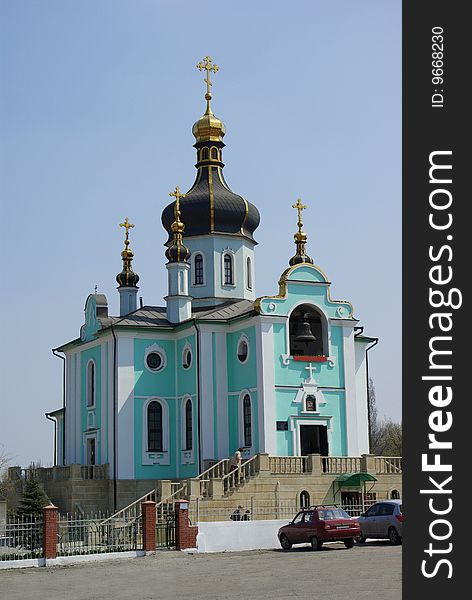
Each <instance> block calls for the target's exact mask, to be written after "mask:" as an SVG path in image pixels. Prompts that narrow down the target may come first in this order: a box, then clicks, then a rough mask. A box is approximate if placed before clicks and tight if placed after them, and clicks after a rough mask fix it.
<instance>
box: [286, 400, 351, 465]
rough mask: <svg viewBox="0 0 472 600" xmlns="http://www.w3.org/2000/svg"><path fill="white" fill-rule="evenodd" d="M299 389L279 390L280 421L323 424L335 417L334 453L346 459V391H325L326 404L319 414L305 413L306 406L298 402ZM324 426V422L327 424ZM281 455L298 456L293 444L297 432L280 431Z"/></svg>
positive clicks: (332, 440) (332, 424) (332, 433)
mask: <svg viewBox="0 0 472 600" xmlns="http://www.w3.org/2000/svg"><path fill="white" fill-rule="evenodd" d="M295 396H296V390H292V389H278V390H277V391H276V394H275V402H276V420H277V421H289V423H291V422H294V421H297V420H303V421H307V420H312V421H313V424H314V425H316V423H317V421H320V420H321V421H323V417H327V416H329V417H332V419H331V433H330V434H329V435H328V439H329V446H330V454H332V455H333V456H344V455H345V454H346V410H345V395H344V391H343V390H324V391H323V396H324V399H325V400H326V404H324V405H321V406H319V407H318V412H317V413H316V415H309V414H307V413H302V410H303V406H302V404H299V403H295V402H294V400H295ZM323 424H324V423H323ZM276 444H277V446H276V447H277V454H278V455H279V456H292V455H294V454H296V449H295V448H294V445H293V433H292V431H290V425H289V431H277V432H276Z"/></svg>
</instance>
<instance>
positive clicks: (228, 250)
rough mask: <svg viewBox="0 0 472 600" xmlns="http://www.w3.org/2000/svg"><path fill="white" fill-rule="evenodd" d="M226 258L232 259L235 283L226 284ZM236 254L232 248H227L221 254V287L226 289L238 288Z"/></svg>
mask: <svg viewBox="0 0 472 600" xmlns="http://www.w3.org/2000/svg"><path fill="white" fill-rule="evenodd" d="M225 256H229V257H230V258H231V273H232V275H233V283H226V278H225ZM235 256H236V254H235V252H234V250H231V248H226V249H225V250H223V252H222V253H221V285H222V287H226V288H234V287H236V269H235V262H236V261H235Z"/></svg>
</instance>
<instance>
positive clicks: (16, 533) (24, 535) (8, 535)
mask: <svg viewBox="0 0 472 600" xmlns="http://www.w3.org/2000/svg"><path fill="white" fill-rule="evenodd" d="M42 555H43V520H42V517H37V516H21V517H18V516H16V517H8V519H7V521H6V523H4V524H2V525H0V560H2V561H3V560H25V559H27V558H40V557H41V556H42Z"/></svg>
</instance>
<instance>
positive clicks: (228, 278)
mask: <svg viewBox="0 0 472 600" xmlns="http://www.w3.org/2000/svg"><path fill="white" fill-rule="evenodd" d="M224 270H225V285H233V283H234V281H233V257H232V256H231V254H225V257H224Z"/></svg>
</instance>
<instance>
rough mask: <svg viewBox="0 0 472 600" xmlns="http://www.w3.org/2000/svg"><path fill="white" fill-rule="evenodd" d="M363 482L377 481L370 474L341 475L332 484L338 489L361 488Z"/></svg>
mask: <svg viewBox="0 0 472 600" xmlns="http://www.w3.org/2000/svg"><path fill="white" fill-rule="evenodd" d="M364 481H377V479H376V478H375V477H374V476H373V475H370V473H341V475H338V477H336V479H335V480H334V482H333V483H337V484H338V487H339V488H340V487H362V484H363V483H364Z"/></svg>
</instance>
